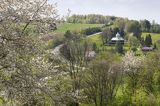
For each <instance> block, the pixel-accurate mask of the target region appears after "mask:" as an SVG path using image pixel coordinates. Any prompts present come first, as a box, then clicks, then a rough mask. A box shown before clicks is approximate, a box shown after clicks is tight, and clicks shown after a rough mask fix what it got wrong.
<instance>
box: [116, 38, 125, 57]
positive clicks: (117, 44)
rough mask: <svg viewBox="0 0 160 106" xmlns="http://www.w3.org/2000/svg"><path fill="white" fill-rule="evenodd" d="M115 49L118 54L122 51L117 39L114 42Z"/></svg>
mask: <svg viewBox="0 0 160 106" xmlns="http://www.w3.org/2000/svg"><path fill="white" fill-rule="evenodd" d="M115 51H116V52H117V53H120V54H123V53H124V50H123V45H122V44H121V43H120V42H119V41H117V42H116V45H115Z"/></svg>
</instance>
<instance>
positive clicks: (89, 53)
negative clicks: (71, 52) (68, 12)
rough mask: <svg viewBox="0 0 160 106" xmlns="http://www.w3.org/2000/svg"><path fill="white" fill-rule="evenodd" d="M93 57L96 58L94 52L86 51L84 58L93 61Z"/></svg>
mask: <svg viewBox="0 0 160 106" xmlns="http://www.w3.org/2000/svg"><path fill="white" fill-rule="evenodd" d="M94 57H96V52H95V51H88V52H86V58H87V59H89V60H90V59H93V58H94Z"/></svg>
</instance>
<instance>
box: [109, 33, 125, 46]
mask: <svg viewBox="0 0 160 106" xmlns="http://www.w3.org/2000/svg"><path fill="white" fill-rule="evenodd" d="M116 42H120V43H121V44H124V38H123V37H121V35H120V34H119V33H117V34H116V37H113V38H112V39H111V41H110V44H116Z"/></svg>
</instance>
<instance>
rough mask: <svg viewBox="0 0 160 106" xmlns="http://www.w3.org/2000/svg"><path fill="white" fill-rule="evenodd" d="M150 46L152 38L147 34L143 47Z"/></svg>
mask: <svg viewBox="0 0 160 106" xmlns="http://www.w3.org/2000/svg"><path fill="white" fill-rule="evenodd" d="M151 45H152V38H151V35H150V34H148V35H147V36H146V38H145V46H147V47H150V46H151Z"/></svg>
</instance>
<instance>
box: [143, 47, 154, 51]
mask: <svg viewBox="0 0 160 106" xmlns="http://www.w3.org/2000/svg"><path fill="white" fill-rule="evenodd" d="M152 50H153V47H142V51H152Z"/></svg>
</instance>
